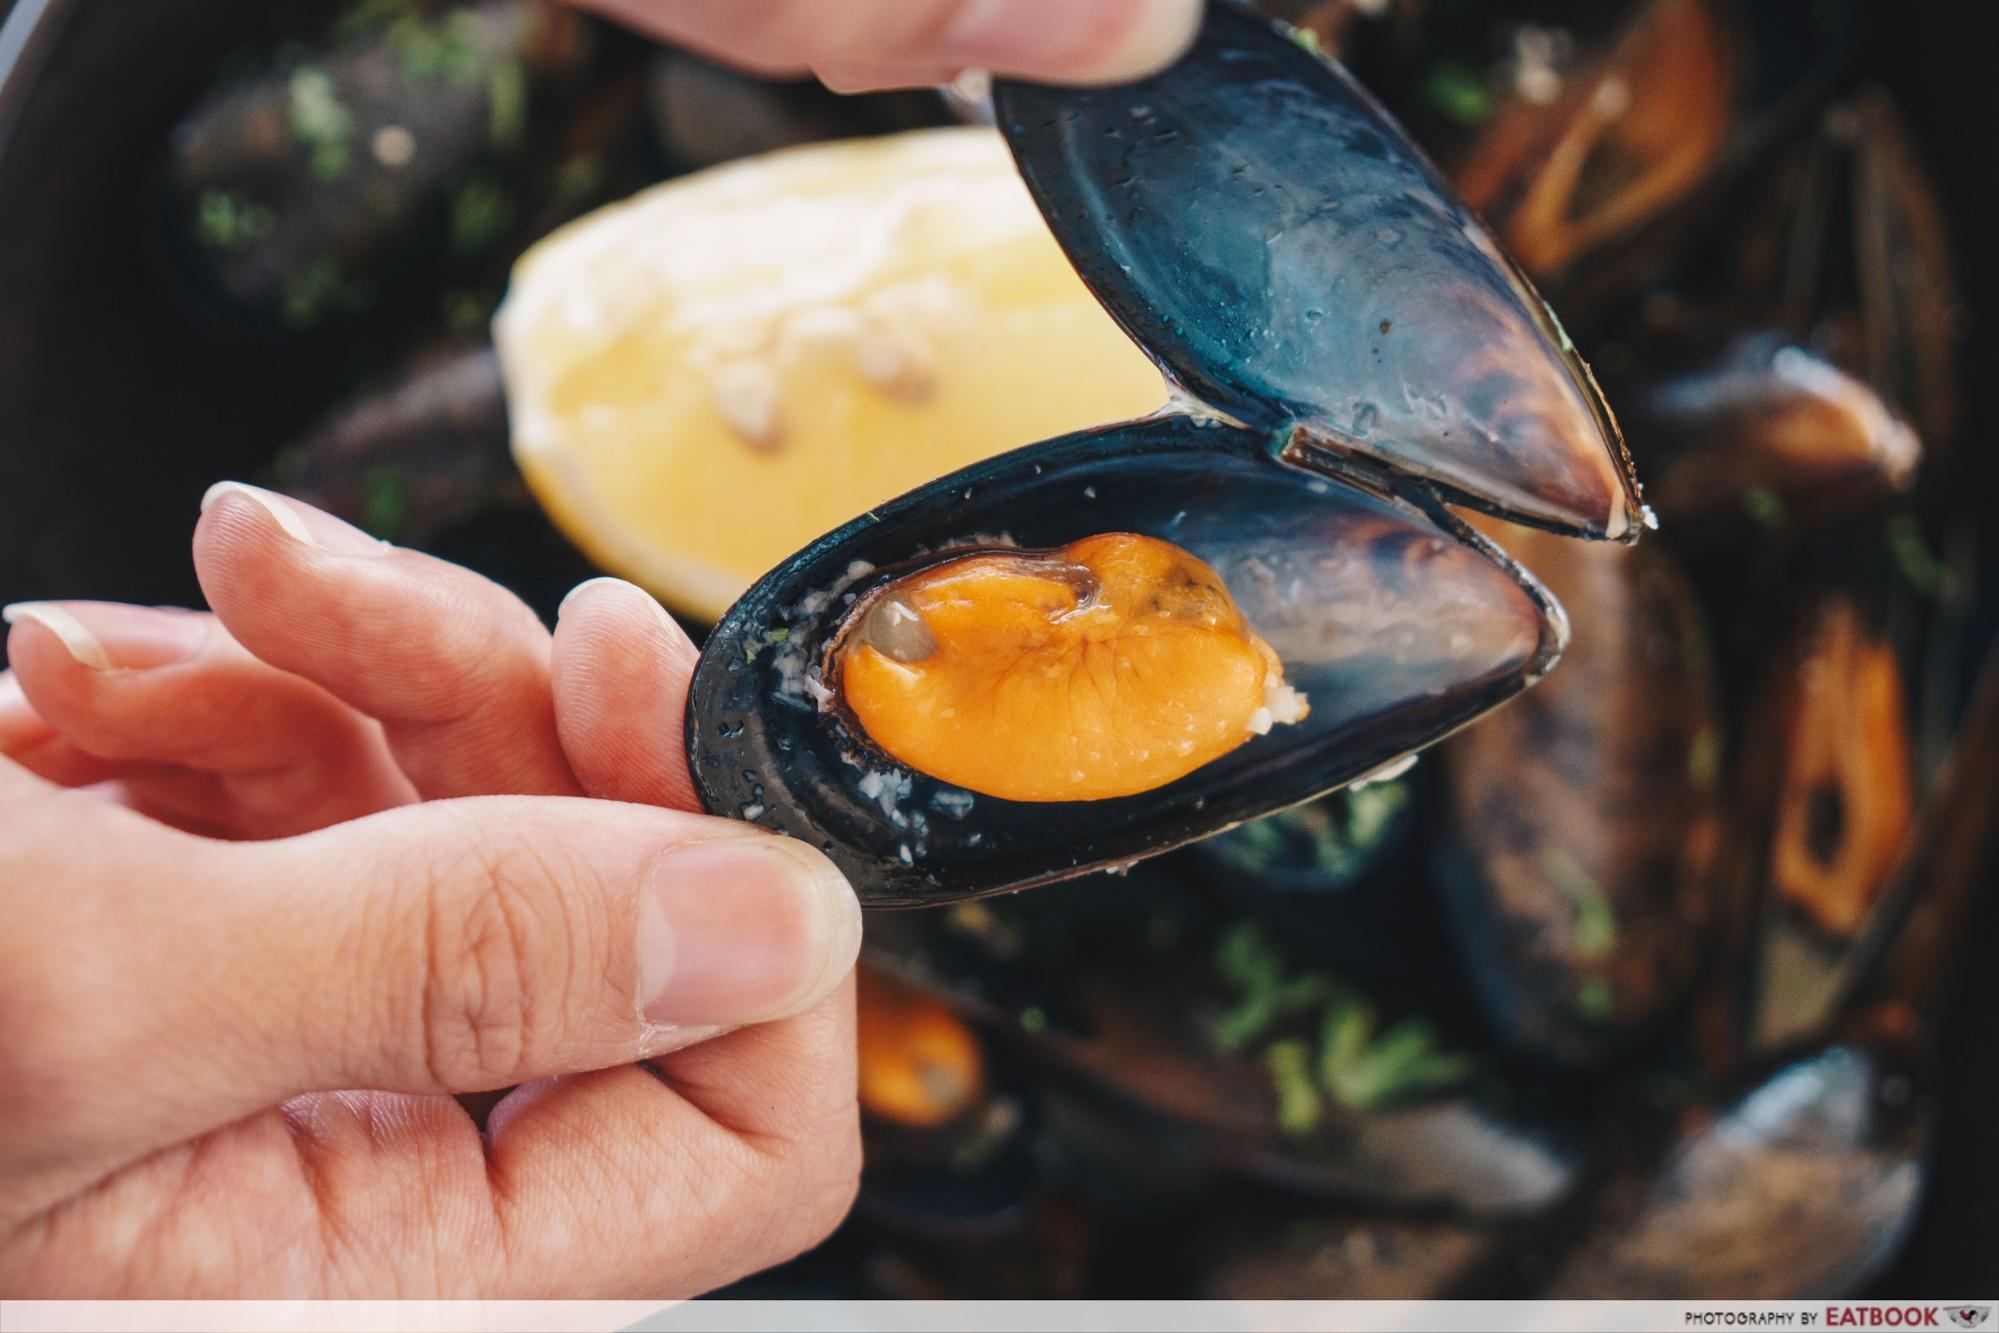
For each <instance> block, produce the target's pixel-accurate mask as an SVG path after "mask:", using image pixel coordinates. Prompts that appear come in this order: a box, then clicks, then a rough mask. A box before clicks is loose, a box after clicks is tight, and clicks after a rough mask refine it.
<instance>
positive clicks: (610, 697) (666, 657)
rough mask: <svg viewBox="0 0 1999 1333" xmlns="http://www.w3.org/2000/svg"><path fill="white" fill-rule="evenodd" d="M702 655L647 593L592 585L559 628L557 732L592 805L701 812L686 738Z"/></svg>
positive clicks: (567, 606)
mask: <svg viewBox="0 0 1999 1333" xmlns="http://www.w3.org/2000/svg"><path fill="white" fill-rule="evenodd" d="M698 656H699V654H698V653H697V652H696V651H695V648H694V645H693V643H692V642H691V641H689V639H688V637H687V635H686V634H685V633H683V632H682V631H681V629H680V627H679V626H678V625H676V624H674V623H673V619H672V617H670V616H668V615H667V614H666V612H665V611H663V610H661V609H660V605H659V603H658V602H656V601H654V600H653V599H652V598H651V597H650V596H648V595H647V594H646V593H645V592H643V591H641V590H640V589H638V588H635V587H633V586H632V585H631V584H629V583H625V582H623V581H622V580H619V579H592V580H591V581H590V582H588V583H585V584H582V585H581V586H579V587H578V588H577V589H576V591H574V592H572V593H570V594H569V596H568V598H567V599H566V600H565V601H564V602H563V603H562V611H561V614H560V616H559V618H558V620H557V623H556V627H555V656H554V678H553V684H554V690H555V720H556V728H557V731H558V733H559V734H560V735H561V738H562V748H563V750H564V751H565V752H566V753H567V755H568V757H569V762H570V765H571V766H572V768H573V769H574V770H575V773H576V777H577V780H578V781H579V782H581V783H582V786H583V791H584V792H585V794H587V795H590V796H597V797H602V798H605V799H607V800H613V801H629V802H632V803H633V804H637V805H658V806H665V807H667V808H669V809H676V810H694V809H697V808H698V802H697V801H696V799H695V795H694V780H693V778H692V776H691V775H690V774H689V773H688V771H687V750H686V744H685V740H684V737H683V732H684V728H685V721H686V715H687V685H688V681H689V680H690V679H691V678H692V676H693V674H694V663H695V661H696V659H697V658H698Z"/></svg>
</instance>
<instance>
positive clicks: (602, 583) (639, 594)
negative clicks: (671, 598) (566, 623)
mask: <svg viewBox="0 0 1999 1333" xmlns="http://www.w3.org/2000/svg"><path fill="white" fill-rule="evenodd" d="M595 588H614V589H617V595H618V596H620V597H623V598H625V599H626V600H627V601H629V602H631V603H632V604H633V605H634V606H637V605H640V604H643V605H644V607H645V609H646V611H647V613H648V614H650V615H651V616H652V617H653V619H655V620H657V621H659V623H660V624H662V625H664V626H666V627H667V628H668V629H671V630H673V631H674V633H676V634H678V633H679V632H680V627H679V626H677V625H675V624H674V623H673V617H672V616H670V615H668V614H667V613H666V608H665V607H663V606H661V605H660V604H659V599H658V598H656V597H654V596H653V595H652V594H651V593H649V592H647V591H646V590H645V589H644V588H641V587H639V585H638V584H636V583H627V582H626V581H625V580H624V579H614V578H611V577H609V576H608V575H606V576H604V577H602V578H594V579H585V580H583V582H581V583H579V584H577V585H576V586H575V587H573V588H571V589H570V590H569V595H568V596H567V597H564V598H563V599H562V605H560V606H558V607H556V608H555V618H556V619H557V620H560V619H562V617H563V616H564V615H565V614H567V613H568V611H569V604H570V603H571V602H574V601H575V600H576V599H577V598H578V597H580V596H582V595H583V594H584V593H585V592H588V591H590V590H592V589H595Z"/></svg>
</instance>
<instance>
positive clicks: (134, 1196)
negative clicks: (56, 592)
mask: <svg viewBox="0 0 1999 1333" xmlns="http://www.w3.org/2000/svg"><path fill="white" fill-rule="evenodd" d="M595 2H596V4H597V7H598V8H600V9H602V10H603V11H604V12H606V13H608V14H610V15H612V16H613V17H616V18H618V19H620V20H622V21H625V22H628V23H630V24H632V25H633V26H635V27H639V28H641V29H643V30H646V31H648V32H650V33H653V34H654V35H657V36H660V37H662V38H665V39H668V40H674V41H679V42H683V43H685V44H688V45H690V46H693V47H696V48H698V49H701V50H703V51H706V52H709V53H711V54H714V55H716V56H718V57H721V58H724V59H728V60H732V61H734V62H736V63H738V64H742V65H745V66H747V67H749V68H752V69H756V70H760V71H763V72H767V73H802V72H806V71H812V72H816V73H818V74H821V75H822V76H824V77H825V78H826V79H827V80H828V81H829V82H831V83H834V84H835V85H836V86H840V87H849V88H859V87H884V86H894V85H905V84H920V83H930V82H937V81H941V80H944V79H948V78H950V77H952V76H954V75H955V74H957V73H958V72H959V71H961V70H962V69H964V68H966V67H970V66H977V67H982V68H991V69H994V70H996V71H997V72H1000V73H1009V74H1018V75H1023V76H1028V77H1037V78H1045V79H1050V80H1062V81H1092V80H1112V79H1120V78H1129V77H1134V76H1137V75H1140V74H1143V73H1145V72H1147V71H1148V70H1150V69H1151V68H1153V67H1156V66H1158V65H1160V64H1163V63H1165V62H1166V61H1167V60H1169V59H1170V58H1171V57H1172V56H1173V55H1174V54H1175V53H1176V52H1177V51H1178V50H1179V49H1180V48H1182V47H1183V46H1184V45H1185V43H1186V42H1187V40H1189V38H1190V37H1191V33H1192V28H1193V25H1194V22H1195V20H1196V16H1197V14H1198V9H1199V4H1198V0H761V2H758V0H595ZM193 557H194V564H195V569H196V572H197V573H198V575H199V577H200V580H201V585H202V589H203V592H204V594H205V595H206V598H207V600H208V603H209V605H210V606H211V607H212V608H213V610H212V613H197V612H192V611H178V610H162V609H157V608H138V607H128V606H119V605H112V604H105V603H90V602H73V601H59V602H41V603H32V604H25V605H20V606H16V607H12V608H9V610H8V620H9V622H10V624H11V630H10V632H9V635H8V638H7V651H8V657H9V660H10V662H11V670H9V671H6V672H4V673H0V920H5V921H6V923H7V931H6V941H7V943H6V947H5V948H4V949H0V1014H4V1015H5V1016H6V1019H7V1022H6V1029H7V1031H6V1036H5V1037H4V1039H0V1294H4V1295H9V1296H17V1297H51V1296H89V1297H112V1296H148V1297H242V1296H266V1297H279V1296H283V1297H304V1296H322V1297H381V1296H407V1297H418V1296H458V1297H463V1296H480V1297H553V1296H560V1297H567V1298H577V1297H645V1298H655V1297H658V1298H665V1297H675V1296H687V1295H694V1294H698V1293H700V1292H703V1291H706V1290H709V1289H712V1288H713V1287H715V1286H718V1285H720V1284H723V1283H726V1282H728V1281H730V1280H732V1279H734V1278H737V1277H739V1276H742V1275H744V1274H747V1273H750V1272H753V1271H756V1270H758V1269H761V1268H763V1267H766V1266H768V1265H770V1264H773V1263H776V1262H779V1261H781V1260H783V1259H785V1258H787V1257H789V1256H791V1255H794V1254H796V1253H798V1252H799V1251H800V1250H803V1249H805V1248H807V1247H809V1246H811V1245H812V1244H814V1243H816V1242H817V1241H819V1240H820V1239H821V1238H823V1237H824V1236H825V1235H826V1234H827V1233H828V1232H829V1231H830V1230H831V1229H832V1228H833V1227H834V1226H835V1225H837V1224H838V1222H839V1220H840V1219H841V1218H842V1216H843V1215H844V1214H845V1212H846V1210H847V1208H848V1206H849V1204H850V1203H851V1201H852V1198H853V1195H854V1191H855V1188H856V1183H857V1179H858V1172H859V1166H860V1141H859V1129H858V1121H857V1113H856V1108H855V1094H854V1083H855V1071H854V1036H853V1024H854V1013H853V983H852V965H853V962H854V958H855V955H856V953H857V951H858V948H859V942H860V917H859V910H858V907H857V905H856V903H855V901H854V898H853V895H852V892H851V890H850V889H849V888H848V887H847V885H846V883H845V882H844V881H843V880H842V879H841V878H840V876H839V875H838V873H837V872H836V871H835V870H834V868H833V867H832V865H831V863H830V862H828V861H826V860H825V858H824V857H822V856H821V855H820V854H819V853H818V852H817V851H815V850H813V849H811V848H808V847H804V846H802V845H799V844H795V843H790V842H788V841H786V840H783V839H780V838H776V837H774V836H771V835H767V834H764V833H761V832H759V831H757V830H754V829H751V828H749V827H747V826H743V825H740V824H735V823H731V822H729V821H725V820H719V819H714V818H711V817H709V816H706V815H702V814H700V813H698V808H697V805H696V802H695V800H694V794H693V785H692V782H691V780H690V778H689V775H688V771H687V767H686V762H685V759H684V756H683V750H682V745H681V717H682V710H683V708H684V706H685V703H686V693H687V684H688V678H689V675H690V672H691V670H692V667H693V664H694V660H695V651H694V648H693V646H692V645H691V644H690V643H689V642H688V640H687V638H686V636H685V635H683V634H682V633H681V632H680V631H679V630H678V629H677V628H675V626H674V625H673V623H672V622H671V621H670V620H669V619H667V618H666V617H665V616H664V615H663V614H661V613H660V612H659V610H658V608H657V606H656V605H655V604H654V603H653V601H652V599H651V598H649V597H647V596H646V595H645V594H644V593H642V592H641V591H639V590H638V589H636V588H633V587H631V586H630V585H627V584H623V583H619V582H617V581H615V580H609V579H604V580H597V581H594V582H592V583H588V584H585V585H584V586H583V587H581V588H579V589H578V590H577V591H576V592H575V593H574V594H572V596H571V597H570V599H569V600H568V601H567V602H566V603H565V604H564V605H563V607H562V611H561V615H560V617H559V620H558V622H557V624H556V626H555V628H554V630H553V631H552V632H551V631H549V630H548V629H546V628H544V626H543V625H542V623H541V622H540V621H539V620H538V619H537V618H536V617H535V616H534V615H533V614H532V613H531V612H530V611H529V610H528V608H527V607H526V606H524V605H523V604H522V603H521V602H519V601H518V600H517V599H516V598H514V597H513V596H512V594H510V593H508V592H507V591H505V590H504V589H502V588H500V587H498V586H496V585H494V584H492V583H490V582H488V581H487V580H485V579H483V578H481V577H479V576H477V575H474V574H472V573H470V572H469V571H466V570H463V569H459V568H456V567H454V566H451V565H448V564H445V563H444V562H441V561H438V560H434V559H432V558H430V557H427V556H423V555H420V554H417V553H415V552H410V551H402V550H397V549H394V548H390V547H386V546H383V545H382V544H380V543H377V542H375V541H373V540H372V539H370V538H368V537H367V536H366V535H365V534H362V533H360V532H358V531H357V530H355V529H353V528H350V527H348V526H347V525H346V524H344V523H341V522H339V521H338V520H336V519H334V518H332V517H330V516H328V515H325V514H322V513H319V512H317V511H315V510H312V509H310V508H308V507H307V506H304V505H302V504H298V503H296V502H293V501H289V500H286V499H284V498H282V497H278V496H275V495H271V494H269V493H266V492H261V491H257V490H254V489H252V488H248V487H241V486H235V485H225V486H222V487H218V488H217V489H216V490H215V491H213V492H211V493H210V496H209V498H208V500H207V502H205V504H204V509H203V513H202V515H201V516H200V519H199V523H198V525H197V526H196V528H195V531H194V539H193Z"/></svg>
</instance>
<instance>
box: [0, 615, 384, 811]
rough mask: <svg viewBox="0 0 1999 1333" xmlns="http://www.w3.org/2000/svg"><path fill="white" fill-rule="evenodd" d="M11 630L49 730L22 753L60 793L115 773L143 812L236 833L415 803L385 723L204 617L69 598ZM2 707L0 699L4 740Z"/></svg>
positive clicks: (17, 659)
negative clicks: (262, 656)
mask: <svg viewBox="0 0 1999 1333" xmlns="http://www.w3.org/2000/svg"><path fill="white" fill-rule="evenodd" d="M7 619H8V620H9V621H10V622H11V623H12V624H13V625H14V629H13V632H12V634H11V635H10V637H9V640H8V651H9V655H10V657H11V658H12V660H13V661H14V663H15V665H16V673H17V676H18V681H19V688H20V689H21V690H22V691H24V696H23V697H24V700H25V701H27V702H30V703H31V704H32V711H33V716H34V717H35V718H36V719H37V720H38V721H39V722H40V723H41V725H42V726H43V727H45V728H46V729H47V731H48V734H47V735H46V736H45V737H44V738H43V739H42V740H41V741H40V743H38V744H35V745H33V746H32V747H23V749H22V751H21V753H20V756H19V757H20V759H21V762H22V763H23V764H24V765H26V766H28V767H30V768H33V769H35V770H36V771H37V772H40V773H42V774H43V776H45V777H48V778H50V779H51V780H53V781H58V782H64V783H65V784H67V785H80V784H81V783H83V782H96V781H102V780H105V779H107V778H113V777H115V778H117V779H118V780H120V781H121V782H122V783H123V785H124V787H125V788H126V790H127V791H128V792H129V793H130V794H131V796H132V797H133V798H134V799H135V801H136V802H137V804H138V805H139V807H140V808H141V809H147V810H149V811H151V812H153V813H157V814H160V815H161V816H162V817H166V818H168V819H169V820H170V821H171V822H175V823H178V824H181V825H183V826H193V827H200V828H203V829H207V830H212V831H215V832H218V833H223V834H226V835H228V836H232V837H284V836H288V835H290V834H294V833H300V832H304V831H307V830H309V829H313V828H319V827H323V826H324V825H326V824H331V823H337V822H339V821H341V820H345V819H353V818H358V817H359V816H362V815H366V814H372V813H374V812H375V811H378V810H384V809H388V808H390V807H392V806H395V805H400V804H404V803H406V802H408V801H409V800H411V799H413V795H414V793H413V792H412V791H411V789H410V785H409V783H408V781H407V780H406V779H405V778H404V777H403V776H402V774H401V772H400V771H399V770H398V769H397V768H396V766H395V763H394V760H393V759H392V758H391V756H390V755H389V753H388V747H387V745H386V744H385V742H384V740H383V737H382V732H381V728H380V727H379V726H378V725H377V724H375V723H374V722H372V721H370V720H369V719H367V718H364V717H361V716H360V715H359V714H357V713H355V712H354V711H353V710H352V709H349V708H347V707H346V706H345V705H343V704H341V703H340V702H339V701H338V700H336V699H334V698H333V697H332V696H331V695H330V694H328V693H326V691H324V690H322V689H320V688H319V687H317V686H315V685H313V684H311V683H310V682H308V681H305V680H303V679H301V678H299V677H297V676H293V675H291V674H289V673H286V672H283V671H279V670H277V669H275V668H273V667H270V666H268V665H266V664H265V663H263V662H260V661H258V660H257V659H256V658H254V657H252V656H250V654H249V653H247V652H245V651H244V650H243V648H242V647H241V646H240V645H238V644H237V643H236V642H235V641H234V640H233V639H232V638H230V636H229V635H228V633H227V632H226V631H224V630H223V629H222V627H221V626H220V625H219V624H217V623H216V622H215V620H214V618H213V617H211V616H206V615H200V614H197V613H194V612H189V611H175V610H162V609H155V608H149V607H135V606H123V605H117V604H111V603H95V602H64V603H31V604H24V605H20V606H14V607H9V608H8V609H7ZM9 711H10V710H8V709H7V708H6V706H5V704H4V701H0V728H4V727H6V726H7V724H6V722H5V721H4V718H5V717H6V716H7V714H8V712H9ZM0 743H4V736H0Z"/></svg>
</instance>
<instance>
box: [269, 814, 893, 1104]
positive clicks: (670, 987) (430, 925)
mask: <svg viewBox="0 0 1999 1333" xmlns="http://www.w3.org/2000/svg"><path fill="white" fill-rule="evenodd" d="M235 850H240V851H241V852H243V853H244V855H243V856H242V857H241V858H240V861H239V864H238V866H237V867H236V870H235V873H234V874H233V875H232V876H231V878H232V879H233V880H234V881H235V882H236V883H237V884H239V885H242V886H244V887H245V888H246V889H247V890H248V896H249V897H250V898H252V899H253V900H255V901H256V902H258V903H259V905H260V910H261V912H262V913H263V914H264V923H263V929H261V930H256V931H253V932H251V934H252V937H253V938H254V937H258V936H262V937H263V938H266V939H268V940H269V941H270V945H269V947H268V948H267V950H266V951H265V952H264V953H263V955H262V960H261V961H260V963H259V969H260V970H261V971H263V972H264V973H265V977H266V980H265V984H264V985H261V986H259V987H258V990H259V991H260V992H262V993H264V994H271V993H272V992H273V989H276V990H277V992H278V994H279V996H280V998H279V1001H278V1003H277V1004H276V1005H273V1006H270V1007H269V1008H268V1009H267V1013H268V1014H269V1021H270V1028H271V1030H270V1031H268V1032H265V1033H260V1034H257V1035H258V1036H260V1037H262V1038H264V1039H266V1040H268V1041H269V1042H270V1045H269V1047H268V1064H267V1068H268V1069H269V1070H270V1072H271V1074H272V1076H273V1078H274V1079H275V1081H276V1085H277V1086H278V1087H279V1089H280V1090H282V1091H286V1092H290V1091H304V1090H310V1089H332V1088H356V1087H361V1088H377V1089H384V1090H391V1091H404V1092H476V1091H483V1090H486V1089H491V1088H500V1087H507V1086H510V1085H512V1084H516V1083H522V1082H526V1081H528V1080H530V1079H536V1078H542V1077H546V1076H550V1075H555V1074H563V1073H573V1072H576V1071H579V1070H586V1069H598V1068H606V1067H609V1066H612V1065H616V1064H622V1063H628V1062H631V1061H633V1060H638V1059H643V1058H645V1057H648V1056H652V1055H658V1054H661V1053H663V1052H665V1051H669V1050H674V1049H677V1048H679V1047H681V1046H685V1045H687V1044H689V1043H690V1042H691V1041H695V1040H699V1039H700V1038H702V1037H705V1036H709V1035H712V1034H713V1033H715V1032H717V1031H720V1030H725V1029H728V1028H733V1027H741V1026H744V1025H747V1024H751V1023H760V1022H765V1021H768V1020H771V1019H776V1018H784V1017H788V1016H790V1015H792V1014H796V1013H800V1012H803V1011H804V1010H806V1009H808V1008H810V1007H811V1006H812V1005H814V1004H816V1003H817V1002H818V1001H819V1000H821V999H823V998H824V997H825V996H827V995H828V994H830V993H831V992H832V991H833V989H834V988H835V987H837V986H838V985H839V983H840V982H841V980H842V979H843V978H844V977H845V976H846V974H847V973H848V971H850V970H851V969H852V967H853V964H854V959H855V956H856V954H857V952H858V950H859V947H860V938H861V915H860V906H859V904H858V902H857V901H856V900H855V898H854V894H853V891H852V890H851V889H849V888H848V887H847V884H846V881H845V880H844V879H842V878H841V877H840V874H839V872H838V871H837V870H835V869H834V868H833V865H832V863H831V862H830V861H828V860H826V858H825V857H823V856H821V855H820V854H819V853H818V852H817V851H815V850H813V849H812V848H810V847H808V846H806V845H805V844H803V843H798V842H793V841H791V840H789V839H785V838H779V837H774V836H771V835H769V834H765V833H762V832H757V831H753V830H751V829H749V828H747V827H746V826H744V825H741V824H736V823H732V822H729V821H726V820H719V819H712V818H708V817H706V816H701V815H691V814H683V813H676V812H671V811H662V810H656V809H652V808H649V807H644V806H635V805H615V804H610V803H607V802H591V801H579V800H566V799H557V798H538V799H531V798H513V797H494V798H479V799H473V800H465V801H445V802H433V803H431V804H428V805H422V806H416V807H410V808H406V809H401V810H395V811H390V812H387V813H385V814H383V815H380V816H377V817H374V818H371V819H366V820H361V821H357V822H354V823H350V824H345V825H340V826H337V827H334V828H331V829H327V830H324V831H322V832H319V833H315V834H311V835H308V836H305V837H301V838H296V839H291V840H289V841H287V842H283V843H267V844H262V845H252V846H246V847H242V848H240V849H235ZM280 975H282V976H286V977H289V978H290V980H289V982H288V983H281V982H279V981H278V977H279V976H280ZM286 990H288V991H289V995H288V996H286V995H285V991H286Z"/></svg>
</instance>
